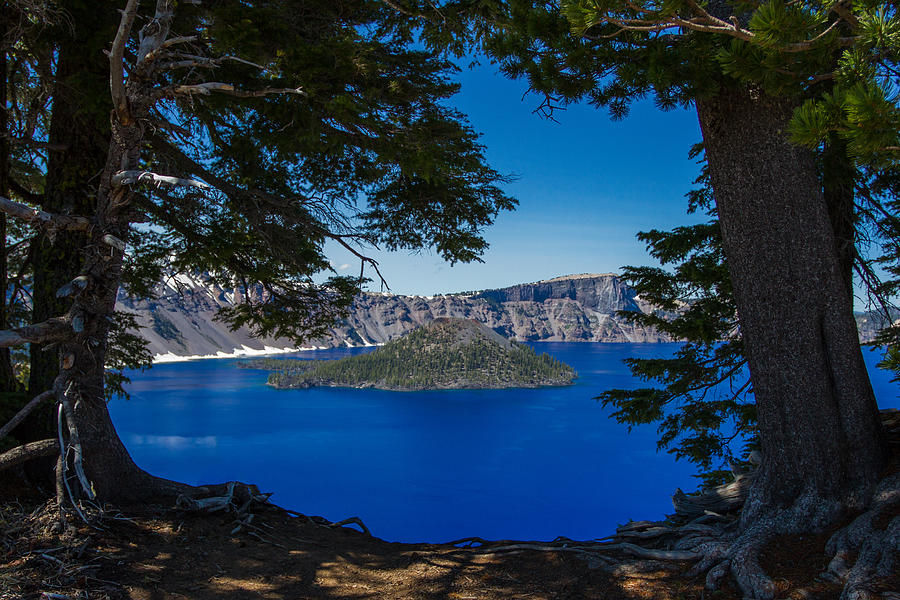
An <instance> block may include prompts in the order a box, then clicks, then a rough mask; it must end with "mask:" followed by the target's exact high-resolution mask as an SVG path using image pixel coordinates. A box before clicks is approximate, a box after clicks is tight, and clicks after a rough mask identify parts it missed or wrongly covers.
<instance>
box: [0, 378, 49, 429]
mask: <svg viewBox="0 0 900 600" xmlns="http://www.w3.org/2000/svg"><path fill="white" fill-rule="evenodd" d="M52 397H53V391H52V390H47V391H46V392H44V393H42V394H38V395H37V396H35V397H34V398H33V399H32V400H31V402H29V403H28V404H26V405H25V406H24V407H22V409H21V410H20V411H19V412H17V413H16V415H15V416H14V417H13V418H12V419H10V420H9V422H8V423H7V424H6V425H4V426H3V427H0V439H3V438H5V437H6V436H7V435H9V432H10V431H12V430H13V429H15V428H16V426H17V425H18V424H19V423H21V422H22V421H23V420H24V419H25V417H27V416H28V415H29V414H31V411H33V410H34V409H35V408H37V406H38V405H39V404H40V403H41V402H43V401H44V400H48V399H49V398H52Z"/></svg>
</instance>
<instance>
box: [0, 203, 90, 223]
mask: <svg viewBox="0 0 900 600" xmlns="http://www.w3.org/2000/svg"><path fill="white" fill-rule="evenodd" d="M0 211H3V212H5V213H6V214H8V215H10V216H12V217H16V218H18V219H22V220H23V221H28V222H30V223H41V224H43V225H46V226H47V227H48V228H50V229H65V230H69V231H87V230H88V229H90V227H91V222H90V221H89V220H88V219H87V218H85V217H74V216H70V215H59V214H54V213H48V212H45V211H43V210H40V209H37V208H31V207H30V206H28V205H27V204H22V203H21V202H16V201H15V200H10V199H9V198H4V197H3V196H0Z"/></svg>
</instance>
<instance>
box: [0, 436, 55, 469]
mask: <svg viewBox="0 0 900 600" xmlns="http://www.w3.org/2000/svg"><path fill="white" fill-rule="evenodd" d="M58 450H59V442H57V441H56V440H54V439H52V438H51V439H47V440H40V441H39V442H29V443H27V444H22V445H21V446H16V447H15V448H13V449H12V450H7V451H6V452H4V453H3V454H0V471H5V470H6V469H9V468H12V467H15V466H16V465H20V464H22V463H23V462H25V461H28V460H31V459H33V458H41V457H44V456H53V455H54V454H56V452H57V451H58Z"/></svg>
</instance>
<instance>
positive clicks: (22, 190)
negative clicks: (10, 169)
mask: <svg viewBox="0 0 900 600" xmlns="http://www.w3.org/2000/svg"><path fill="white" fill-rule="evenodd" d="M6 181H7V183H8V184H9V189H11V190H12V191H13V192H15V193H16V194H18V195H20V196H22V198H24V199H25V200H27V201H29V202H31V203H32V204H40V202H41V200H43V197H42V196H41V195H40V194H36V193H34V192H32V191H31V190H29V189H28V188H26V187H25V186H24V185H22V184H21V183H19V182H18V181H16V180H15V179H13V178H12V177H10V178H8V179H7V180H6Z"/></svg>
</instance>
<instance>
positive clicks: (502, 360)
mask: <svg viewBox="0 0 900 600" xmlns="http://www.w3.org/2000/svg"><path fill="white" fill-rule="evenodd" d="M242 366H245V367H250V368H262V369H269V370H272V373H271V374H270V375H269V380H268V384H269V385H272V386H274V387H276V388H308V387H313V386H322V385H324V386H332V387H357V388H366V387H374V388H379V389H383V390H398V391H415V390H445V389H488V388H491V389H496V388H514V387H540V386H554V385H570V384H571V383H572V380H573V379H574V378H575V371H574V370H573V369H572V367H570V366H569V365H566V364H564V363H561V362H559V361H558V360H556V359H555V358H553V357H551V356H550V355H548V354H540V355H538V354H537V353H536V352H535V351H534V350H532V349H531V348H529V347H528V346H524V345H521V344H517V343H516V342H513V341H510V340H508V339H506V338H504V337H503V336H501V335H500V334H498V333H497V332H495V331H493V330H492V329H489V328H488V327H485V326H484V325H482V324H481V323H477V322H475V321H471V320H469V319H448V318H441V319H436V320H435V321H432V322H431V323H429V324H427V325H425V326H423V327H420V328H419V329H416V330H414V331H412V332H410V333H408V334H407V335H405V336H403V337H401V338H399V339H396V340H393V341H391V342H388V343H387V344H385V345H384V346H382V347H381V348H379V349H377V350H375V351H374V352H371V353H369V354H363V355H359V356H348V357H346V358H342V359H340V360H285V359H262V360H255V361H250V362H247V363H245V364H244V365H242Z"/></svg>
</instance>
